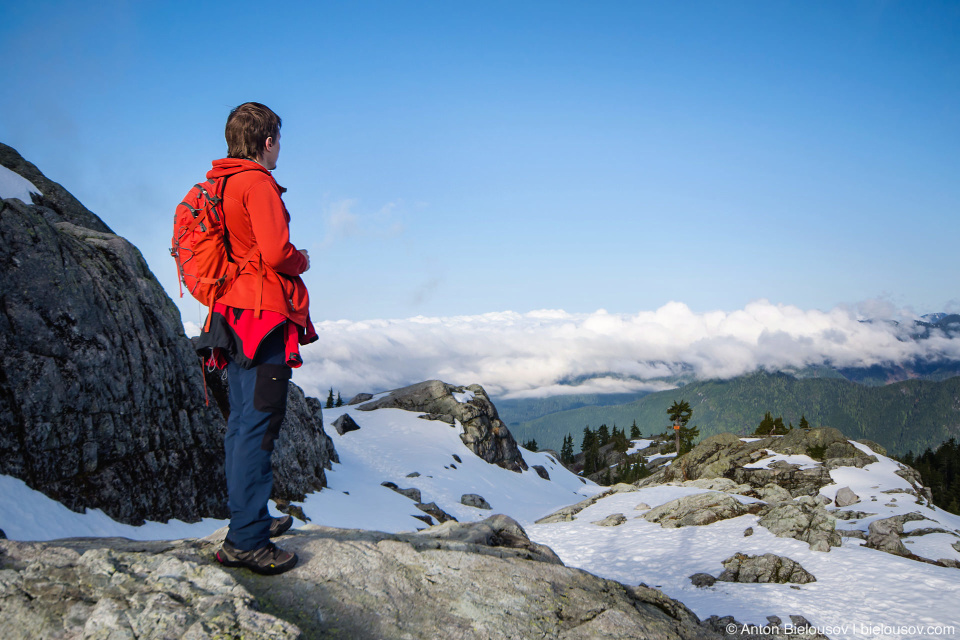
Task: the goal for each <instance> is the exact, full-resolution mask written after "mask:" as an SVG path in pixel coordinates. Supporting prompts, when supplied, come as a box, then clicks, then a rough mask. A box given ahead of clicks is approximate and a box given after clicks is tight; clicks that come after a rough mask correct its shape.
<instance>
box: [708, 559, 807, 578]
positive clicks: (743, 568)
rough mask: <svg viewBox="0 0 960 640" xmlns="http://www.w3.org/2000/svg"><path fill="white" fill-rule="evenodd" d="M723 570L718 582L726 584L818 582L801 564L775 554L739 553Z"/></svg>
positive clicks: (729, 560) (724, 564)
mask: <svg viewBox="0 0 960 640" xmlns="http://www.w3.org/2000/svg"><path fill="white" fill-rule="evenodd" d="M723 568H724V571H723V573H721V574H720V576H719V577H718V578H717V580H722V581H724V582H764V583H771V582H773V583H777V584H784V583H787V582H791V583H794V584H807V583H810V582H816V581H817V579H816V578H815V577H813V575H812V574H811V573H810V572H808V571H807V570H805V569H804V568H803V567H801V566H800V563H799V562H796V561H794V560H791V559H790V558H785V557H783V556H778V555H775V554H773V553H765V554H763V555H762V556H749V555H746V554H743V553H737V554H735V555H733V556H731V557H730V558H727V559H726V560H724V561H723Z"/></svg>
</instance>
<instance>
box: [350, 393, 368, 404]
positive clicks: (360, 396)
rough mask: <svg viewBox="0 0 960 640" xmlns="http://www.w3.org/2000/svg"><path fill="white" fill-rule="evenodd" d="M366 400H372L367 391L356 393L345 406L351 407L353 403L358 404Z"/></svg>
mask: <svg viewBox="0 0 960 640" xmlns="http://www.w3.org/2000/svg"><path fill="white" fill-rule="evenodd" d="M367 400H373V396H372V395H371V394H369V393H358V394H357V395H355V396H353V397H352V398H350V401H349V402H347V406H348V407H352V406H353V405H355V404H360V403H361V402H366V401H367Z"/></svg>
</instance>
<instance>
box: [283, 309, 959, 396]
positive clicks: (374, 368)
mask: <svg viewBox="0 0 960 640" xmlns="http://www.w3.org/2000/svg"><path fill="white" fill-rule="evenodd" d="M864 308H865V309H866V308H869V310H870V312H871V315H870V317H871V318H873V319H874V320H875V321H873V322H863V321H862V320H863V317H862V316H861V315H860V314H859V313H858V311H857V309H854V308H848V307H837V308H835V309H833V310H831V311H827V312H823V311H818V310H803V309H799V308H797V307H793V306H789V305H778V304H772V303H770V302H768V301H766V300H760V301H757V302H753V303H751V304H749V305H747V306H746V307H745V308H744V309H742V310H738V311H733V312H725V311H712V312H708V313H694V312H693V311H691V310H690V308H689V307H687V306H686V305H685V304H682V303H679V302H671V303H668V304H666V305H664V306H663V307H661V308H659V309H657V310H656V311H643V312H640V313H637V314H635V315H628V314H611V313H607V312H606V311H604V310H599V311H596V312H594V313H590V314H570V313H567V312H565V311H555V310H544V311H532V312H530V313H523V314H521V313H514V312H510V311H507V312H500V313H486V314H483V315H477V316H455V317H445V318H425V317H415V318H407V319H402V320H365V321H346V320H341V321H330V322H321V323H318V324H317V330H318V332H319V334H320V339H319V340H318V341H317V342H316V343H314V344H312V345H308V346H307V347H305V348H304V349H303V356H304V360H305V364H304V366H303V367H302V368H301V369H299V370H298V371H297V372H296V373H295V374H294V379H295V380H296V382H297V383H298V384H300V385H301V386H302V387H304V390H305V391H306V392H307V393H308V394H309V395H315V396H324V397H325V396H326V390H327V389H328V388H329V387H333V388H334V389H336V390H341V391H342V392H343V393H344V394H345V397H344V399H345V400H346V399H347V398H348V394H353V393H358V392H361V391H368V392H377V391H383V390H386V389H393V388H397V387H400V386H404V385H407V384H411V383H414V382H419V381H421V380H428V379H441V380H444V381H447V382H451V383H455V384H471V383H475V382H476V383H479V384H481V385H483V386H484V388H486V389H487V391H488V392H489V393H491V394H493V395H498V396H505V397H514V398H516V397H537V396H547V395H557V394H561V393H615V392H626V391H638V390H643V389H651V390H655V389H662V388H665V387H666V385H665V383H664V382H663V380H662V379H663V378H666V377H670V376H674V375H679V374H688V375H689V374H692V375H693V376H695V377H697V378H702V379H703V378H729V377H733V376H737V375H742V374H745V373H749V372H751V371H755V370H757V369H760V368H764V369H768V370H782V369H791V368H801V367H806V366H810V365H818V364H832V365H834V366H838V367H866V366H871V365H874V364H896V363H906V362H910V361H912V360H913V359H915V358H931V359H932V358H949V359H960V338H950V337H949V336H946V335H943V334H941V333H939V332H933V334H932V335H931V336H930V337H929V338H927V339H924V340H921V341H915V340H911V339H909V331H910V329H911V328H912V323H913V320H914V319H915V316H913V315H911V314H910V313H908V312H897V311H895V310H892V309H886V312H887V313H886V317H884V318H878V317H877V315H874V313H875V312H876V311H877V309H878V308H879V307H878V306H877V305H874V304H872V303H871V304H870V305H869V307H864ZM880 320H887V321H880ZM891 320H898V321H899V324H897V323H894V322H890V321H891Z"/></svg>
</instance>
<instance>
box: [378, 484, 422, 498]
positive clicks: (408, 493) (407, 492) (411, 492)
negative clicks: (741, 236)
mask: <svg viewBox="0 0 960 640" xmlns="http://www.w3.org/2000/svg"><path fill="white" fill-rule="evenodd" d="M380 486H382V487H386V488H387V489H391V490H392V491H396V492H397V493H399V494H400V495H402V496H403V497H405V498H410V499H411V500H413V501H414V502H420V500H422V499H423V498H422V496H421V495H420V489H417V488H415V487H410V488H408V489H401V488H400V487H398V486H397V485H396V483H393V482H381V483H380Z"/></svg>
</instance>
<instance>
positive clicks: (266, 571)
mask: <svg viewBox="0 0 960 640" xmlns="http://www.w3.org/2000/svg"><path fill="white" fill-rule="evenodd" d="M217 562H219V563H220V564H222V565H223V566H225V567H246V568H247V569H250V570H251V571H256V572H257V573H261V574H263V575H267V576H272V575H276V574H278V573H283V572H284V571H289V570H290V569H293V568H294V567H295V566H297V554H295V553H291V552H289V551H284V550H283V549H281V548H280V547H278V546H277V545H275V544H273V543H272V542H268V543H267V544H266V546H263V547H260V548H259V549H254V550H253V551H241V550H240V549H235V548H234V547H232V546H231V545H230V544H228V543H227V542H226V541H224V543H223V545H222V546H221V547H220V549H218V550H217Z"/></svg>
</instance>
